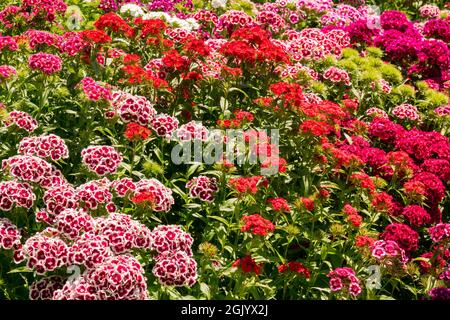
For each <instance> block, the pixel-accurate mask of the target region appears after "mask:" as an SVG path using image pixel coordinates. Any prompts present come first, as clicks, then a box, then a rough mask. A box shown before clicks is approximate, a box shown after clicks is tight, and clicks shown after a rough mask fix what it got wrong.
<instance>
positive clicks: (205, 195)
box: [186, 176, 219, 202]
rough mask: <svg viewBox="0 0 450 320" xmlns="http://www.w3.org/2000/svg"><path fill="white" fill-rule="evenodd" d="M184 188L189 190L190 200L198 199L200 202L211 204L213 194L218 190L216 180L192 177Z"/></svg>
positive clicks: (205, 177)
mask: <svg viewBox="0 0 450 320" xmlns="http://www.w3.org/2000/svg"><path fill="white" fill-rule="evenodd" d="M186 188H188V189H189V196H190V197H191V198H194V199H195V198H198V199H200V200H202V201H207V202H212V201H213V200H214V194H215V193H216V192H217V191H218V190H219V187H218V185H217V179H216V178H209V177H207V176H198V177H194V178H192V179H191V180H189V181H188V183H187V184H186Z"/></svg>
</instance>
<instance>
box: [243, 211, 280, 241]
mask: <svg viewBox="0 0 450 320" xmlns="http://www.w3.org/2000/svg"><path fill="white" fill-rule="evenodd" d="M242 220H243V222H244V225H243V226H242V227H241V231H242V232H246V231H250V232H252V233H253V234H256V235H260V236H266V235H267V233H268V232H273V231H274V230H275V226H274V225H273V223H272V222H270V221H269V220H267V219H264V218H263V217H261V216H260V215H259V214H252V215H250V216H243V217H242Z"/></svg>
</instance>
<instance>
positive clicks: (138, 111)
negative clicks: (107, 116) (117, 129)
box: [113, 92, 156, 126]
mask: <svg viewBox="0 0 450 320" xmlns="http://www.w3.org/2000/svg"><path fill="white" fill-rule="evenodd" d="M113 106H114V108H115V110H117V112H118V114H119V116H120V119H122V121H123V122H125V123H128V122H136V123H139V124H140V125H141V126H147V125H149V124H150V122H151V120H152V119H153V117H154V116H155V115H156V111H155V109H154V108H153V105H152V104H151V103H150V101H148V100H147V98H145V97H142V96H133V95H131V94H129V93H125V92H114V93H113Z"/></svg>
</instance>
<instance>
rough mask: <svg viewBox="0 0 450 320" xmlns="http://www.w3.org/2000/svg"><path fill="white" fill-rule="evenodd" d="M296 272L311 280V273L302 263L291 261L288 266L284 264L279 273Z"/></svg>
mask: <svg viewBox="0 0 450 320" xmlns="http://www.w3.org/2000/svg"><path fill="white" fill-rule="evenodd" d="M287 271H290V272H294V273H298V274H301V275H303V276H304V277H305V278H307V279H309V278H310V277H311V273H310V271H309V270H308V268H306V267H305V266H304V265H303V264H302V263H301V262H297V261H290V262H288V263H286V264H282V265H280V266H279V267H278V272H279V273H284V272H287Z"/></svg>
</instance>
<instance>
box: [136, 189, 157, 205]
mask: <svg viewBox="0 0 450 320" xmlns="http://www.w3.org/2000/svg"><path fill="white" fill-rule="evenodd" d="M131 201H132V202H133V203H136V204H140V203H148V204H150V205H152V204H153V203H154V202H155V195H154V194H153V192H148V191H146V192H140V193H138V194H136V195H135V196H133V197H132V198H131Z"/></svg>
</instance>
